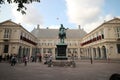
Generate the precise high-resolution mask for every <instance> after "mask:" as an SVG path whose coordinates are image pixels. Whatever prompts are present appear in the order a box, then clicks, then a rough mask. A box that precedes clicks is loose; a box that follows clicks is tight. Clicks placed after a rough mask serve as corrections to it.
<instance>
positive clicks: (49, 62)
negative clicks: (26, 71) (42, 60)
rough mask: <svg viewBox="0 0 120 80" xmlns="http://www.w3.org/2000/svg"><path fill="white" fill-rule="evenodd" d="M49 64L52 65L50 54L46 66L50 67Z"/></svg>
mask: <svg viewBox="0 0 120 80" xmlns="http://www.w3.org/2000/svg"><path fill="white" fill-rule="evenodd" d="M51 65H52V55H50V56H49V58H48V67H51Z"/></svg>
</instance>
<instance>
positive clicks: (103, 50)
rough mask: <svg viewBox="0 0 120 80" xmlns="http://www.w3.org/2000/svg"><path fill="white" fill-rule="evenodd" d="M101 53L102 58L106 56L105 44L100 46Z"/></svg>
mask: <svg viewBox="0 0 120 80" xmlns="http://www.w3.org/2000/svg"><path fill="white" fill-rule="evenodd" d="M102 54H103V57H102V58H103V59H106V58H107V55H106V47H105V46H102Z"/></svg>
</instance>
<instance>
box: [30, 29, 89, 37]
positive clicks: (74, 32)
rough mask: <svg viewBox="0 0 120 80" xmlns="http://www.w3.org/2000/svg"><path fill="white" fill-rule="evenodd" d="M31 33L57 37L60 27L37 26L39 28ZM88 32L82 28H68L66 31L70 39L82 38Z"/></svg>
mask: <svg viewBox="0 0 120 80" xmlns="http://www.w3.org/2000/svg"><path fill="white" fill-rule="evenodd" d="M31 33H32V34H33V35H35V36H36V37H38V38H44V39H45V38H47V39H48V38H49V39H53V38H54V39H57V38H58V33H59V29H40V28H37V29H34V30H32V31H31ZM86 34H87V33H86V32H85V31H84V30H82V29H68V30H67V31H66V37H67V38H68V39H79V38H82V37H83V36H84V35H86Z"/></svg>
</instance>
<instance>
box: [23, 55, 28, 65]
mask: <svg viewBox="0 0 120 80" xmlns="http://www.w3.org/2000/svg"><path fill="white" fill-rule="evenodd" d="M23 61H24V65H25V66H27V62H28V57H27V56H24V57H23Z"/></svg>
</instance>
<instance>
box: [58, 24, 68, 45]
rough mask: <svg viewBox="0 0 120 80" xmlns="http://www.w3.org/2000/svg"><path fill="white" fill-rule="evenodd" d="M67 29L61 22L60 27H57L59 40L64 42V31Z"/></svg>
mask: <svg viewBox="0 0 120 80" xmlns="http://www.w3.org/2000/svg"><path fill="white" fill-rule="evenodd" d="M65 30H67V29H65V28H64V27H63V24H61V27H60V29H59V38H60V42H61V43H64V39H65V38H66V31H65Z"/></svg>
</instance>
